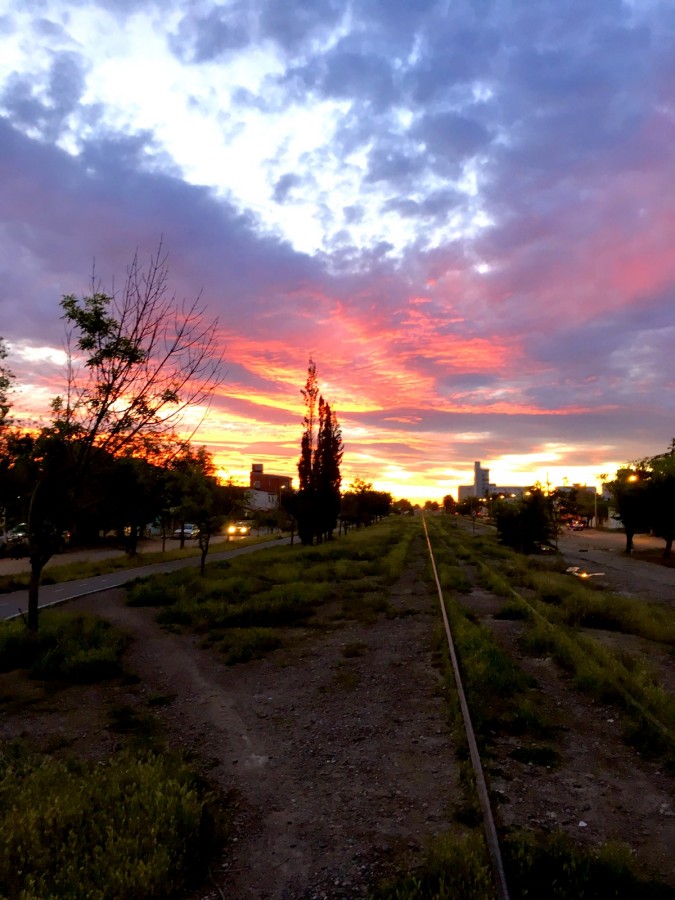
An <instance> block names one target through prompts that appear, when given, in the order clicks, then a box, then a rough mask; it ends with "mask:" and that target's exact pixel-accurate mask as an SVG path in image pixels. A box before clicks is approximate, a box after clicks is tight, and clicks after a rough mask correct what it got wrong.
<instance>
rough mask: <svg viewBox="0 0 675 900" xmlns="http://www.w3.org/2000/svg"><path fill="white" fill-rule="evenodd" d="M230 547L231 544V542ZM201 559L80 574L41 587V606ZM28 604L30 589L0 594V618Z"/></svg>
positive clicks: (225, 554) (241, 550) (240, 551)
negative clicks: (99, 573)
mask: <svg viewBox="0 0 675 900" xmlns="http://www.w3.org/2000/svg"><path fill="white" fill-rule="evenodd" d="M290 541H291V539H290V538H289V537H283V538H278V539H277V540H273V541H265V542H264V543H261V544H248V545H246V546H243V547H238V548H236V549H228V550H223V551H219V552H217V553H209V555H208V557H207V562H208V563H213V562H219V561H220V560H223V559H231V558H232V557H233V556H242V555H244V554H245V553H255V551H256V550H264V549H266V548H267V547H278V546H281V545H283V544H289V543H290ZM229 546H230V547H231V545H229ZM199 563H200V558H199V556H190V557H188V558H186V559H174V560H171V561H170V562H159V563H153V564H152V565H145V566H138V567H137V568H135V569H124V570H122V571H119V572H110V573H109V574H108V575H95V576H92V577H91V578H81V579H80V580H79V581H67V582H63V583H62V584H47V585H43V586H42V587H41V588H40V603H39V605H40V609H44V608H45V607H48V606H56V605H58V604H60V603H65V602H66V601H67V600H74V599H75V598H76V597H82V596H84V595H85V594H97V593H99V592H101V591H108V590H110V589H111V588H116V587H121V586H122V585H124V584H126V583H127V582H128V581H131V580H132V579H134V578H144V577H146V576H148V575H154V574H156V573H158V572H175V571H176V570H177V569H186V568H189V567H190V566H192V567H197V566H198V565H199ZM27 608H28V591H27V590H22V591H13V592H12V593H9V594H0V620H2V619H13V618H15V617H16V616H18V615H20V614H22V613H25V612H26V610H27Z"/></svg>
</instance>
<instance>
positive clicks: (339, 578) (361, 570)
mask: <svg viewBox="0 0 675 900" xmlns="http://www.w3.org/2000/svg"><path fill="white" fill-rule="evenodd" d="M418 535H419V524H418V523H415V522H412V523H411V522H409V521H406V522H401V520H400V519H397V520H389V521H385V522H383V523H381V524H378V525H376V526H373V527H371V528H365V529H358V530H354V531H352V532H350V533H349V534H348V535H346V536H345V537H343V538H340V539H339V540H335V541H328V542H326V543H325V544H322V545H320V546H314V547H288V546H284V547H275V548H269V549H268V550H263V551H261V552H259V553H256V554H255V556H253V555H249V556H241V557H236V558H232V559H230V560H228V561H227V562H226V563H216V564H214V565H209V566H208V567H207V569H206V572H205V574H204V575H201V574H199V573H198V572H196V571H195V570H182V571H179V572H173V573H170V574H163V575H157V576H151V577H149V578H146V579H142V580H138V581H136V582H135V583H134V584H132V585H131V586H130V589H129V596H128V602H129V604H130V605H132V606H150V607H156V608H157V609H158V616H157V619H158V621H159V622H160V623H161V624H162V625H163V626H165V627H166V628H168V629H170V630H182V629H184V628H186V627H187V628H190V629H192V630H193V631H196V632H198V633H199V634H201V635H203V636H204V645H206V646H213V647H217V648H218V649H219V650H220V651H221V652H223V654H224V655H225V658H226V660H227V661H228V662H231V663H234V662H245V661H247V660H249V659H254V658H257V657H259V656H262V655H264V654H265V653H268V652H270V651H271V650H273V649H276V648H277V647H280V646H282V644H283V636H282V634H280V633H279V631H280V630H281V629H284V628H294V627H297V626H300V625H307V624H308V623H309V624H310V625H311V626H312V627H315V628H319V627H330V623H332V622H334V621H335V620H336V619H345V618H346V619H355V620H357V621H360V622H366V623H374V622H377V621H378V620H379V619H380V617H381V616H383V615H393V614H394V613H393V608H392V606H391V604H390V602H389V588H388V585H389V584H390V583H391V581H392V578H393V577H394V574H395V573H396V572H399V571H403V570H404V569H405V566H406V565H407V562H408V560H409V556H410V547H411V542H412V541H413V540H414V539H415V538H416V537H417V536H418ZM329 604H333V605H332V606H330V609H329V610H328V615H324V616H323V617H322V616H321V615H320V614H319V612H320V609H321V608H322V607H326V606H328V605H329ZM246 632H249V634H246Z"/></svg>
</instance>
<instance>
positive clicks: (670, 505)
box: [643, 439, 675, 559]
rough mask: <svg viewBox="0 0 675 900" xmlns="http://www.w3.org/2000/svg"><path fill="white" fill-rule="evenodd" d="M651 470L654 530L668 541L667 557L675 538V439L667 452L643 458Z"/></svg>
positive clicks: (649, 498) (649, 496) (649, 499)
mask: <svg viewBox="0 0 675 900" xmlns="http://www.w3.org/2000/svg"><path fill="white" fill-rule="evenodd" d="M643 464H644V466H645V468H646V469H647V471H648V472H649V475H650V478H649V481H648V483H647V503H648V506H649V520H650V524H651V527H652V531H653V532H654V534H655V535H656V536H657V537H660V538H663V539H664V541H665V542H666V545H665V548H664V550H663V556H664V559H667V558H668V557H669V556H670V555H671V552H672V549H673V539H674V538H675V439H673V440H672V441H671V443H670V447H669V449H668V450H667V451H666V452H665V453H661V454H659V455H657V456H652V457H651V458H650V459H646V460H643Z"/></svg>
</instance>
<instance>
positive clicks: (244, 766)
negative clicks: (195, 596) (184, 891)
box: [0, 535, 675, 900]
mask: <svg viewBox="0 0 675 900" xmlns="http://www.w3.org/2000/svg"><path fill="white" fill-rule="evenodd" d="M574 538H576V535H575V536H574ZM584 549H587V550H589V552H590V548H589V547H586V548H584V545H583V544H582V543H579V544H577V543H575V544H574V546H573V548H572V551H570V559H571V560H573V559H574V552H576V559H583V558H585V556H586V554H584V553H583V551H584ZM603 552H604V551H602V550H597V553H600V554H602V553H603ZM421 559H422V557H421V556H420V560H421ZM611 561H612V566H614V565H615V564H616V568H617V572H618V574H616V573H614V568H613V569H612V573H614V574H610V575H607V576H605V577H606V578H607V579H612V578H615V579H616V581H617V583H616V584H615V585H614V587H616V588H617V589H618V588H620V589H621V590H624V591H627V592H628V591H629V590H633V589H639V588H640V584H639V582H640V578H639V577H638V576H636V575H635V569H634V568H631V566H632V565H633V563H634V561H633V560H631V559H626V558H623V559H621V558H620V556H619V555H618V554H614V555H613V556H612V558H611ZM571 564H574V565H577V564H578V562H575V561H571ZM641 565H643V566H649V564H648V563H642V564H641ZM421 566H422V563H421V561H420V562H418V566H417V568H413V569H412V570H411V571H410V572H408V573H407V574H406V576H405V577H404V578H403V579H401V581H400V582H399V583H398V584H397V585H395V586H394V588H393V590H392V595H391V598H390V602H391V604H392V606H393V607H394V609H395V610H396V613H397V614H396V615H394V616H389V617H385V616H382V617H381V618H380V619H378V621H377V622H375V623H361V622H355V621H346V620H344V619H339V618H337V617H335V618H334V617H333V616H334V614H335V612H336V611H335V610H332V609H330V608H328V609H326V610H324V612H323V616H324V619H323V621H322V622H321V623H320V625H321V627H318V628H307V629H305V630H298V631H297V632H295V633H294V634H293V636H292V640H291V641H290V643H289V644H288V645H287V646H285V647H284V648H283V649H281V650H278V651H275V652H274V653H272V654H270V655H269V656H267V657H266V658H265V659H262V660H258V661H253V662H249V663H246V664H240V665H236V666H226V665H225V664H224V663H223V662H222V659H221V658H220V657H219V656H218V655H217V653H216V652H215V651H212V650H210V649H205V648H203V647H201V646H200V641H199V638H198V637H196V636H193V635H189V634H178V633H172V632H170V631H166V630H164V629H162V628H161V627H160V626H158V625H157V624H156V622H155V612H154V611H153V610H146V609H138V608H129V607H127V606H126V605H125V592H124V591H123V590H121V589H118V590H113V591H109V592H106V593H101V594H97V595H94V596H90V597H86V598H81V599H79V600H77V601H75V602H73V603H70V604H69V605H68V608H69V609H72V610H92V611H95V612H96V613H98V614H99V615H102V616H104V617H105V618H107V619H109V620H110V621H111V622H113V623H115V624H116V625H118V626H120V627H121V628H123V629H124V630H126V631H128V632H129V633H130V634H131V635H132V636H133V640H132V644H131V647H130V649H129V651H128V654H127V659H126V665H127V667H128V669H129V671H130V672H133V673H135V674H136V675H137V676H138V677H139V680H138V682H137V683H129V680H126V681H123V680H122V681H119V682H117V683H112V684H103V685H95V686H90V687H86V686H74V687H70V688H65V689H62V690H59V691H58V692H52V691H49V690H48V689H47V688H46V687H45V686H41V685H40V684H39V683H37V682H29V681H27V680H26V679H25V678H24V677H23V676H22V675H21V673H10V674H7V675H0V701H2V709H3V712H4V717H3V719H2V722H1V723H0V739H10V738H16V737H23V738H24V740H26V741H27V742H28V743H29V744H30V745H32V746H35V747H38V748H41V749H44V748H47V749H49V750H50V751H52V752H57V753H69V752H77V754H78V755H86V756H89V757H92V758H99V757H104V756H105V755H107V754H108V753H109V752H110V751H111V750H112V749H114V748H115V746H116V745H117V744H118V743H119V741H120V740H121V738H120V736H119V735H117V734H116V733H115V732H114V731H112V730H111V729H110V723H111V716H112V712H113V710H114V709H115V708H117V709H119V708H120V706H124V705H130V706H132V707H133V708H135V709H136V710H138V711H140V712H143V713H144V714H147V713H148V712H149V711H151V712H152V714H153V715H154V716H156V717H158V718H159V720H160V724H161V728H162V731H163V733H164V735H165V738H166V741H167V743H168V744H170V745H172V746H177V747H182V748H184V749H185V750H187V751H189V752H190V753H191V755H192V757H193V759H194V760H195V762H196V764H197V765H198V766H199V767H200V768H201V769H202V770H203V772H204V773H206V774H207V777H208V778H209V779H210V780H211V781H212V782H213V783H214V784H215V785H216V786H217V787H218V788H219V789H220V790H221V791H222V794H223V796H224V797H226V798H227V803H228V804H229V805H230V806H231V807H232V808H233V809H234V819H233V825H232V834H233V838H232V840H231V841H230V842H229V843H228V845H227V846H226V847H224V848H223V851H222V857H221V858H220V859H216V860H214V861H213V863H212V866H211V878H210V880H209V882H208V883H206V884H205V885H203V886H202V887H201V888H200V889H199V890H197V891H196V892H195V893H194V894H193V896H192V897H191V898H190V900H197V898H200V900H207V898H208V900H211V898H213V900H218V898H222V897H227V898H232V900H247V898H256V900H263V898H266V900H310V898H326V900H337V898H345V900H346V898H358V897H363V896H366V895H367V894H368V892H369V890H371V889H372V887H373V886H374V885H375V884H377V883H378V882H379V881H380V880H381V879H382V878H383V877H386V876H389V875H391V874H392V873H394V872H395V871H397V870H398V869H399V868H400V867H401V865H404V864H413V863H414V862H415V861H416V860H418V859H419V858H420V856H421V855H422V853H423V850H424V847H425V845H426V843H427V841H428V840H430V839H431V838H432V837H433V836H434V835H437V834H439V833H441V832H446V831H448V830H454V831H456V830H457V829H458V828H459V826H458V824H457V822H456V820H455V818H454V813H455V811H456V810H457V809H458V807H459V806H460V805H461V804H462V802H463V792H462V789H461V787H460V785H459V777H458V767H457V762H456V759H455V755H454V750H453V744H452V738H451V735H450V731H449V726H448V712H447V701H446V697H445V690H444V687H443V684H442V680H441V676H440V674H439V670H438V667H437V643H436V642H437V640H438V634H439V623H438V620H439V617H438V614H437V598H436V596H435V593H434V592H432V591H431V590H430V588H429V587H428V586H427V584H426V582H425V581H424V580H423V578H422V568H421ZM658 568H659V569H661V567H658ZM661 571H665V572H667V573H669V574H670V575H671V586H670V587H668V585H665V586H662V587H661V588H660V589H656V588H654V587H653V586H650V588H649V590H650V591H654V592H655V593H656V594H659V596H658V597H656V596H655V597H654V599H658V600H659V602H662V603H672V602H673V591H672V576H673V574H675V573H673V572H672V570H667V569H661ZM607 572H608V573H609V572H610V568H609V567H607ZM634 582H635V584H634ZM649 583H650V585H651V581H649ZM659 591H660V593H659ZM669 592H670V594H669ZM669 596H670V600H669ZM464 602H466V603H467V604H468V605H469V606H470V607H471V609H472V610H473V612H474V614H476V615H477V616H478V617H479V618H480V619H481V620H482V621H483V622H485V624H486V625H488V627H490V628H492V629H493V630H494V633H495V634H496V636H497V637H498V639H499V640H500V641H501V642H502V643H503V645H504V646H506V647H508V648H509V650H510V651H511V652H512V653H513V654H514V655H515V656H516V657H517V658H518V660H519V663H520V664H521V665H522V666H523V667H524V668H525V669H527V670H528V671H529V672H530V673H531V674H532V675H533V676H534V678H535V679H536V682H537V685H538V686H539V689H540V691H541V693H542V694H543V695H544V697H545V703H546V706H547V710H546V711H547V715H548V717H549V718H550V720H551V721H552V722H553V723H554V724H555V726H556V729H557V731H556V735H557V736H556V739H555V741H554V744H555V750H556V751H557V753H558V754H559V761H558V764H556V765H551V766H550V767H547V766H546V765H536V764H533V763H529V764H528V763H525V762H519V761H518V759H517V758H516V757H518V753H517V752H516V754H515V756H514V755H513V754H514V751H517V748H518V741H517V740H516V739H515V738H500V739H499V740H498V741H497V742H496V744H495V747H494V748H493V753H492V758H491V759H490V760H489V763H488V771H487V774H488V779H489V782H490V786H491V789H492V791H493V796H495V797H496V798H497V799H498V800H499V803H498V807H497V816H498V819H499V824H501V825H503V826H519V827H532V828H536V829H542V828H543V829H546V830H554V829H561V830H563V831H565V832H566V833H567V834H569V835H571V836H572V837H574V839H576V840H579V841H580V842H582V843H590V844H594V845H595V844H598V843H599V842H601V841H604V840H608V839H611V840H617V841H621V842H623V843H625V844H627V845H628V846H630V848H631V850H632V851H633V853H634V854H635V857H636V860H637V862H638V864H639V865H640V866H643V867H645V868H646V869H647V870H648V871H650V872H652V873H653V874H656V875H657V876H658V877H659V878H661V879H663V880H664V881H666V882H668V883H669V884H671V885H673V886H675V869H674V868H673V858H672V848H673V846H675V808H674V805H673V796H674V792H673V779H672V777H670V776H669V775H668V774H667V773H665V772H664V771H663V770H662V769H661V767H660V766H659V764H658V763H657V762H653V761H651V762H650V761H648V760H644V759H642V758H641V757H640V756H639V755H638V754H637V753H636V752H635V751H633V750H632V749H631V748H630V747H628V746H627V745H626V744H625V743H624V741H623V740H622V727H621V722H620V718H619V715H618V713H617V711H616V710H615V709H611V708H609V707H605V706H603V705H601V704H598V703H595V702H593V701H591V700H589V699H587V698H585V697H583V696H582V695H580V694H579V693H578V692H577V691H576V690H574V688H573V687H572V685H571V684H570V683H569V681H568V680H567V678H566V676H565V675H563V674H561V673H560V671H559V670H558V669H557V668H556V667H555V665H554V664H553V663H552V661H551V660H550V659H548V658H536V657H531V656H528V655H527V654H525V653H524V652H523V650H522V647H521V644H520V642H519V637H520V634H521V629H522V623H519V622H514V621H505V620H500V619H495V618H494V614H495V613H496V612H497V611H498V609H499V608H500V606H501V602H500V601H498V600H496V599H495V598H494V597H493V596H492V595H489V594H486V593H485V592H483V591H481V590H480V589H475V590H474V591H473V592H472V593H471V594H469V595H466V597H465V598H464ZM605 639H606V640H614V641H616V640H621V639H622V636H617V635H616V634H612V635H610V636H608V637H607V636H606V638H605ZM628 640H632V641H633V642H635V641H636V639H635V638H632V639H628ZM638 645H639V646H638ZM653 649H654V648H653V647H651V646H650V645H649V646H648V642H647V644H641V643H640V642H639V641H638V642H637V644H636V645H635V646H633V647H632V650H633V651H635V652H641V653H644V654H649V653H650V652H651V651H652V650H653ZM659 652H660V655H659V657H658V660H659V663H658V667H659V671H660V672H661V675H660V676H659V677H662V678H663V680H664V682H668V684H669V687H670V689H672V680H671V677H672V671H673V669H672V655H671V656H670V657H668V655H667V654H666V653H664V652H663V650H662V648H661V650H660V651H659ZM224 814H225V813H224Z"/></svg>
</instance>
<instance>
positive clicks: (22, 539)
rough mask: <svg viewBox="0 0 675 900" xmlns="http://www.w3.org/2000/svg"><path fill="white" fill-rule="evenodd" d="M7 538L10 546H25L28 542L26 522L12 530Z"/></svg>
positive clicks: (8, 532)
mask: <svg viewBox="0 0 675 900" xmlns="http://www.w3.org/2000/svg"><path fill="white" fill-rule="evenodd" d="M6 536H7V543H8V544H25V543H27V542H28V525H27V524H26V523H25V522H21V523H20V524H19V525H15V526H14V528H10V529H9V530H8V531H7V535H6Z"/></svg>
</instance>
